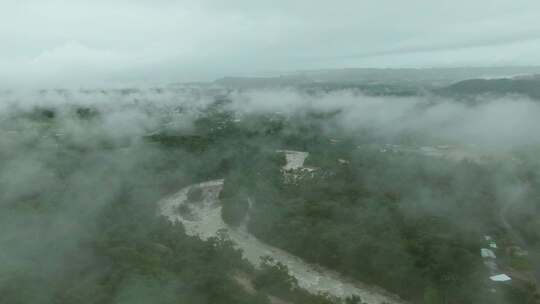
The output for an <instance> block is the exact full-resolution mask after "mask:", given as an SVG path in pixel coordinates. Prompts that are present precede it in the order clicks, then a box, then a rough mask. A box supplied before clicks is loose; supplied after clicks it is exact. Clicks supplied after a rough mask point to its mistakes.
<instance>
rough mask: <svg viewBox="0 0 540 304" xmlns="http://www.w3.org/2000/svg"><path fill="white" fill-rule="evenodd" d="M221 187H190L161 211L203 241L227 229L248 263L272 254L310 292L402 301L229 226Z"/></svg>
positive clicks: (379, 302) (375, 302)
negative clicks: (191, 197)
mask: <svg viewBox="0 0 540 304" xmlns="http://www.w3.org/2000/svg"><path fill="white" fill-rule="evenodd" d="M194 187H198V188H201V189H202V190H203V191H202V192H203V195H202V200H201V201H199V202H187V193H188V191H189V190H190V189H191V188H194ZM222 188H223V180H216V181H210V182H206V183H202V184H198V185H192V186H189V187H187V188H184V189H182V190H180V191H179V192H178V193H176V194H174V195H172V196H170V197H168V198H166V199H164V200H162V201H160V202H159V208H160V212H161V214H162V215H164V216H166V217H167V218H168V219H169V220H170V221H172V222H181V223H182V224H183V225H184V226H185V229H186V233H187V234H189V235H191V236H198V237H200V238H201V239H203V240H206V239H208V238H209V237H212V236H216V234H217V232H218V231H219V230H221V229H224V230H226V231H227V233H228V235H229V237H230V238H231V240H232V241H233V242H234V243H235V244H236V246H237V247H238V248H240V249H242V251H243V255H244V257H245V258H246V259H247V260H248V261H249V262H251V263H252V264H253V265H255V266H258V265H259V263H260V261H261V258H262V257H264V256H270V257H272V258H273V259H274V260H275V261H277V262H280V263H282V264H284V265H286V266H287V267H288V268H289V272H290V274H291V275H293V276H294V277H295V278H296V279H297V280H298V284H299V285H300V287H302V288H304V289H306V290H307V291H308V292H310V293H313V294H318V293H329V294H331V295H334V296H337V297H342V298H343V297H346V296H349V295H358V296H360V297H361V298H362V300H363V301H364V302H365V303H367V304H383V303H388V304H394V303H403V302H402V301H400V300H399V299H397V298H396V297H394V296H392V295H390V294H388V293H386V292H385V291H383V290H380V289H378V288H374V287H371V286H367V285H363V284H361V283H357V282H352V281H350V280H346V279H344V278H342V277H340V276H339V274H337V273H335V272H333V271H330V270H327V269H324V268H322V267H319V266H315V265H311V264H308V263H306V262H304V261H302V260H301V259H300V258H298V257H296V256H294V255H291V254H289V253H287V252H285V251H283V250H280V249H278V248H275V247H272V246H270V245H267V244H265V243H263V242H261V241H259V240H258V239H257V238H255V237H254V236H253V235H251V234H250V233H248V232H247V231H246V229H245V225H242V226H241V227H240V228H238V229H235V228H231V227H229V226H228V225H227V224H225V222H223V220H222V218H221V205H220V202H219V198H218V196H219V193H220V191H221V189H222ZM181 205H184V206H187V208H186V207H184V208H183V209H184V216H182V215H180V213H179V212H178V207H179V206H181ZM186 209H189V213H188V214H186V213H185V210H186Z"/></svg>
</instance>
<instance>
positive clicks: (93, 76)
mask: <svg viewBox="0 0 540 304" xmlns="http://www.w3.org/2000/svg"><path fill="white" fill-rule="evenodd" d="M1 7H2V9H1V10H0V18H2V20H3V23H4V24H5V25H6V26H4V27H2V28H1V29H0V37H2V44H3V47H2V48H1V49H0V80H1V81H0V83H2V86H3V87H20V86H24V87H33V86H38V87H54V86H58V85H62V86H67V85H71V86H77V85H89V84H91V85H100V84H109V85H110V84H123V83H152V82H175V81H208V80H214V79H216V78H220V77H223V76H230V75H235V76H236V75H238V76H242V75H268V74H272V73H282V72H287V71H295V70H312V69H324V68H349V67H377V68H389V67H391V68H402V67H457V66H510V65H511V66H514V65H517V66H529V65H540V55H538V54H540V22H539V21H538V18H537V14H536V12H537V11H538V9H540V3H539V2H537V1H531V0H513V1H508V0H493V1H489V0H481V1H475V2H473V3H471V2H468V1H462V0H459V1H452V2H451V3H449V2H448V3H443V4H441V3H438V2H434V1H428V0H413V1H408V2H407V3H396V2H395V1H390V0H383V1H374V0H369V1H362V3H359V2H358V1H352V0H339V1H333V2H329V3H321V2H313V1H306V0H296V1H283V0H280V1H273V2H272V3H259V2H257V3H254V2H253V1H247V0H235V1H228V2H227V3H223V2H220V1H213V0H203V1H194V0H183V1H167V0H160V1H124V0H122V1H115V2H114V3H111V2H110V1H102V0H98V1H92V2H88V1H79V0H76V1H69V2H66V1H59V0H48V1H36V0H24V1H14V0H5V1H3V4H2V6H1ZM427 12H429V13H427Z"/></svg>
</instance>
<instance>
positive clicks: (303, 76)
mask: <svg viewBox="0 0 540 304" xmlns="http://www.w3.org/2000/svg"><path fill="white" fill-rule="evenodd" d="M533 74H540V67H477V68H474V67H473V68H426V69H413V68H404V69H375V68H349V69H325V70H312V71H297V72H291V73H285V74H282V75H277V76H274V77H224V78H221V79H217V80H216V81H214V84H218V85H222V86H227V87H233V88H260V87H283V86H298V85H306V84H313V83H340V84H363V85H366V84H370V85H372V84H388V85H390V84H393V85H395V84H399V85H403V84H406V85H414V86H422V87H426V88H430V87H431V88H440V87H445V86H449V85H451V84H453V83H456V82H460V81H463V80H467V79H494V78H503V77H514V76H517V75H533Z"/></svg>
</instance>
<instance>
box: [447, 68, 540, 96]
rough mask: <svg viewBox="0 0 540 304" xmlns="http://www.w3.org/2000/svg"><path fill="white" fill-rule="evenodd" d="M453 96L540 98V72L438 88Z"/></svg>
mask: <svg viewBox="0 0 540 304" xmlns="http://www.w3.org/2000/svg"><path fill="white" fill-rule="evenodd" d="M437 93H439V94H441V95H443V96H448V97H453V98H461V99H463V98H472V97H475V96H479V95H495V96H501V95H510V94H518V95H523V96H527V97H529V98H532V99H537V100H540V74H536V75H527V76H517V77H513V78H500V79H469V80H464V81H460V82H457V83H455V84H452V85H450V86H447V87H445V88H441V89H439V90H437Z"/></svg>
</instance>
